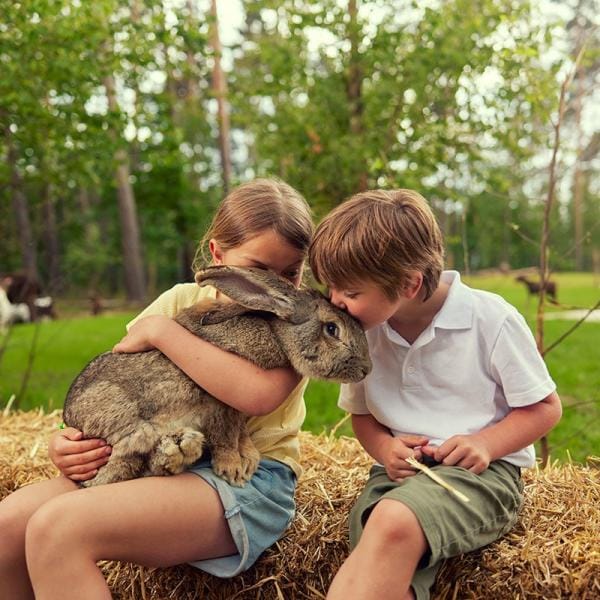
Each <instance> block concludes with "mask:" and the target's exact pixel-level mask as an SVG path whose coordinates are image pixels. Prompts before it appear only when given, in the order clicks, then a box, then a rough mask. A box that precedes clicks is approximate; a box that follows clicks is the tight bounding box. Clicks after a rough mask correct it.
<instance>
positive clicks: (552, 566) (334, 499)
mask: <svg viewBox="0 0 600 600" xmlns="http://www.w3.org/2000/svg"><path fill="white" fill-rule="evenodd" d="M59 421H60V413H59V412H54V413H52V414H50V415H44V414H43V413H42V412H41V411H34V412H27V413H19V412H17V413H9V414H7V415H4V416H0V432H1V433H0V447H1V448H2V452H1V453H0V497H4V496H5V495H6V494H8V493H9V492H11V491H13V490H14V489H16V488H17V487H20V486H22V485H25V484H26V483H30V482H33V481H36V480H40V479H44V478H46V477H49V476H52V475H54V474H55V473H56V470H55V469H54V468H53V467H52V466H51V465H50V463H49V461H48V460H47V457H46V442H47V439H48V437H49V435H50V434H51V432H52V431H53V430H54V428H55V427H56V423H57V422H59ZM301 441H302V451H303V463H304V465H305V467H306V471H305V474H304V475H303V477H302V479H301V481H300V483H299V485H298V492H297V502H298V512H297V516H296V518H295V520H294V522H293V524H292V526H291V528H290V531H289V533H288V535H287V536H286V537H285V538H284V539H283V540H281V541H280V542H279V543H278V544H277V545H276V546H275V547H273V548H271V549H270V550H268V551H267V552H266V553H265V554H264V555H263V557H262V558H261V559H260V560H259V561H258V563H257V564H256V565H255V566H254V567H253V568H252V569H251V570H250V571H248V572H246V573H244V574H242V575H240V576H238V577H236V578H234V579H231V580H219V579H217V578H214V577H211V576H209V575H205V574H203V573H201V572H199V571H197V570H195V569H193V568H191V567H187V566H179V567H173V568H169V569H148V568H141V567H138V566H136V565H131V564H125V563H117V562H105V563H102V569H103V571H104V574H105V576H106V578H107V580H108V582H109V585H110V587H111V590H112V593H113V597H114V598H116V599H122V600H125V599H127V600H131V599H136V600H137V599H144V600H150V599H152V600H163V599H176V600H186V599H189V600H192V599H195V598H204V599H206V600H232V599H234V598H238V599H242V600H243V599H249V598H263V599H268V600H270V599H277V600H281V599H288V598H289V599H294V600H296V599H317V598H324V595H325V593H326V590H327V588H328V586H329V583H330V581H331V579H332V577H333V575H334V574H335V572H336V571H337V569H338V567H339V566H340V564H341V563H342V561H343V560H344V558H345V557H346V555H347V553H348V545H347V541H346V539H347V533H346V518H347V514H348V511H349V510H350V507H351V506H352V505H353V503H354V501H355V499H356V495H357V493H358V491H359V490H360V489H361V488H362V486H363V484H364V482H365V481H366V477H367V472H368V467H369V465H370V463H371V461H370V459H369V458H368V457H367V456H366V455H365V453H364V452H363V451H362V449H361V448H360V446H359V445H358V442H357V441H356V440H354V439H349V438H341V439H335V438H333V437H327V436H314V435H311V434H309V433H303V434H302V438H301ZM524 481H525V485H526V496H525V504H524V507H523V511H522V513H521V517H520V519H519V523H518V524H517V526H516V527H515V528H514V529H513V531H512V532H511V533H509V534H508V535H507V536H505V537H504V538H502V539H501V540H499V541H498V542H496V543H494V544H491V545H490V546H487V547H486V548H483V549H481V550H480V551H477V552H473V553H470V554H468V555H465V556H461V557H457V558H455V559H453V560H451V561H448V562H447V563H446V565H444V567H443V568H442V570H441V571H440V574H439V576H438V579H437V583H436V590H435V593H434V596H433V598H434V599H435V600H446V599H450V598H452V599H454V598H460V599H461V600H462V599H468V598H472V599H481V598H494V600H503V599H509V598H510V599H511V600H514V599H516V598H523V599H530V598H544V599H556V600H558V599H563V598H581V599H592V598H600V551H599V547H598V540H600V517H599V516H598V506H600V473H599V471H598V469H597V468H596V467H594V466H593V465H590V466H579V465H558V464H554V465H552V466H550V467H548V468H546V469H544V470H537V469H535V470H529V471H526V472H525V474H524Z"/></svg>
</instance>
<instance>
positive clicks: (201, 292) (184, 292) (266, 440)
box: [127, 283, 308, 477]
mask: <svg viewBox="0 0 600 600" xmlns="http://www.w3.org/2000/svg"><path fill="white" fill-rule="evenodd" d="M216 296H217V290H216V289H215V288H214V287H211V286H204V287H200V286H198V285H197V284H195V283H179V284H177V285H175V286H173V287H172V288H171V289H170V290H167V291H166V292H164V293H163V294H161V295H160V296H159V297H158V298H157V299H156V300H155V301H154V302H152V304H150V305H149V306H148V307H146V308H145V309H144V310H143V311H142V312H141V313H140V314H139V315H138V316H137V317H135V319H133V320H132V321H131V322H130V323H128V324H127V329H129V328H130V327H131V326H132V325H133V324H134V323H135V322H136V321H137V320H138V319H141V318H143V317H147V316H149V315H166V316H167V317H171V318H173V317H174V316H175V315H176V314H177V313H178V312H179V311H180V310H182V309H184V308H187V307H188V306H191V305H192V304H195V303H196V302H198V301H200V300H203V299H205V298H211V299H214V298H216ZM307 383H308V378H307V377H304V378H303V379H302V380H301V381H300V383H299V384H298V385H297V386H296V388H295V389H294V390H293V391H292V393H291V394H290V395H289V396H288V397H287V398H286V400H285V402H283V404H281V406H279V408H277V409H275V410H274V411H273V412H271V413H269V414H268V415H264V416H260V417H250V419H249V421H248V430H249V431H250V436H251V437H252V441H253V442H254V445H255V446H256V448H257V450H258V451H259V452H260V454H261V455H262V456H265V457H268V458H274V459H275V460H278V461H280V462H283V463H285V464H286V465H288V466H289V467H290V468H291V469H292V470H293V471H294V472H295V473H296V476H297V477H299V476H300V474H301V472H302V468H301V467H300V464H299V458H300V444H299V441H298V432H299V431H300V428H301V427H302V423H303V422H304V418H305V416H306V405H305V404H304V390H305V388H306V385H307Z"/></svg>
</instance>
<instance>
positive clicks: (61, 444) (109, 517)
mask: <svg viewBox="0 0 600 600" xmlns="http://www.w3.org/2000/svg"><path fill="white" fill-rule="evenodd" d="M312 232H313V224H312V220H311V215H310V209H309V207H308V204H307V203H306V201H305V200H304V199H303V198H302V196H301V195H300V194H299V193H298V192H297V191H296V190H294V189H293V188H291V187H290V186H289V185H287V184H285V183H283V182H281V181H276V180H266V179H258V180H255V181H252V182H250V183H247V184H244V185H242V186H240V187H238V188H237V189H235V190H234V191H232V192H231V193H230V194H229V195H228V196H227V197H226V198H225V200H224V201H223V203H222V204H221V206H220V208H219V209H218V211H217V213H216V215H215V217H214V220H213V222H212V224H211V226H210V228H209V230H208V232H207V233H206V235H205V236H204V238H203V240H202V242H201V244H200V247H199V250H200V254H201V255H202V253H203V250H204V249H205V247H206V246H207V247H208V251H209V253H210V257H211V259H212V263H213V264H216V265H220V264H224V265H236V266H243V267H260V268H264V269H271V270H273V271H275V272H276V273H278V274H279V275H281V276H283V277H285V278H287V279H289V280H290V281H291V282H293V283H294V285H296V286H298V285H299V284H300V281H301V279H302V270H303V267H304V259H305V256H306V252H307V248H308V245H309V243H310V241H311V237H312ZM196 266H198V255H197V260H196V261H194V267H196ZM207 296H209V297H213V298H214V297H216V290H215V289H214V288H200V287H198V286H197V285H195V284H192V283H189V284H187V283H186V284H179V285H176V286H175V287H173V288H172V289H170V290H168V291H167V292H165V293H164V294H162V295H161V296H160V297H159V298H158V299H157V300H155V301H154V302H153V303H152V304H151V305H150V306H149V307H147V308H146V309H145V310H144V311H143V312H142V313H141V314H140V315H139V316H138V317H137V318H136V319H135V320H134V321H133V322H132V323H131V324H130V325H129V326H128V327H129V329H128V333H127V335H126V336H125V337H124V338H123V339H122V340H121V342H119V343H118V344H117V345H116V346H115V348H114V350H113V351H115V352H139V351H144V350H148V349H151V348H157V349H159V350H160V351H161V352H162V353H163V354H165V355H166V356H167V357H168V358H169V359H170V360H171V361H173V362H174V363H175V364H176V365H177V366H178V367H179V368H181V369H182V370H183V371H184V372H185V373H186V374H187V375H188V376H189V377H190V378H191V379H193V380H194V381H196V382H197V383H198V384H199V385H201V386H202V387H203V388H205V389H206V390H207V391H208V392H209V393H211V394H213V395H214V396H215V397H217V398H219V399H220V400H222V401H223V402H226V403H227V404H229V405H231V406H233V407H235V408H236V409H238V410H240V411H242V412H244V413H246V414H248V415H251V416H252V417H253V418H251V419H250V421H249V429H250V433H251V435H252V439H253V441H254V443H255V445H256V447H257V449H258V450H259V451H260V453H261V456H262V460H261V463H260V466H259V469H258V471H257V472H256V474H255V475H254V476H253V478H252V480H251V481H250V482H249V483H247V484H246V485H245V486H244V487H243V488H236V487H233V486H230V485H228V484H227V482H225V481H224V480H223V479H220V478H218V477H217V476H215V475H214V473H213V472H212V470H211V469H210V466H209V464H208V463H207V462H202V461H199V462H198V463H196V464H195V465H194V466H193V467H192V468H191V469H190V470H189V471H187V472H185V473H182V474H180V475H175V476H172V477H145V478H142V479H135V480H131V481H124V482H120V483H115V484H111V485H104V486H97V487H92V488H83V489H82V488H80V487H79V486H78V484H77V482H80V481H84V480H87V479H90V478H92V477H93V476H94V475H95V474H96V472H97V470H98V468H99V467H101V466H102V465H103V464H105V463H106V462H107V460H108V455H109V454H110V447H109V446H107V445H106V444H105V443H104V442H103V441H102V440H93V439H92V440H83V439H82V434H81V432H79V431H77V430H75V429H72V428H67V429H64V430H62V431H60V432H59V433H57V434H55V435H54V436H53V437H52V439H51V440H50V443H49V455H50V458H51V459H52V461H53V462H54V464H55V465H56V466H57V467H58V469H59V470H60V471H61V476H60V477H58V478H56V479H53V480H50V481H44V482H41V483H37V484H33V485H30V486H27V487H24V488H22V489H20V490H18V491H16V492H15V493H13V494H11V495H10V496H9V497H7V498H6V499H5V500H4V501H3V502H1V503H0V531H2V544H0V581H1V582H2V585H1V586H0V599H2V600H5V599H10V600H20V599H24V598H33V597H34V594H35V598H37V599H38V600H43V599H44V598H63V599H68V598H77V599H79V598H86V599H90V600H92V599H100V598H106V599H108V598H110V597H111V596H110V591H109V589H108V586H107V584H106V582H105V581H104V578H103V576H102V573H101V572H100V570H99V569H98V568H97V566H96V562H97V561H99V560H102V559H111V560H120V561H128V562H133V563H137V564H140V565H145V566H149V567H166V566H170V565H175V564H179V563H184V562H191V563H192V564H193V565H194V566H196V567H198V568H200V569H202V570H204V571H207V572H209V573H212V574H214V575H217V576H219V577H232V576H233V575H236V574H238V573H240V572H242V571H244V570H246V569H248V568H249V567H250V566H251V565H252V564H253V562H254V561H255V560H256V559H257V558H258V556H259V555H260V554H261V553H262V552H263V551H264V550H265V549H266V548H267V547H269V546H270V545H271V544H273V543H274V542H275V541H276V540H277V539H279V538H280V537H281V536H282V535H283V532H284V531H285V529H286V527H287V526H288V524H289V523H290V521H291V519H292V517H293V514H294V507H295V505H294V489H295V483H296V478H297V476H298V475H299V473H300V467H299V465H298V462H297V459H298V440H297V434H298V431H299V429H300V426H301V425H302V422H303V420H304V416H305V406H304V400H303V396H302V395H303V392H304V388H305V386H306V381H305V380H300V377H299V376H298V375H297V374H296V373H295V372H294V371H292V370H291V369H272V370H268V371H264V370H262V369H260V368H258V367H256V366H255V365H253V364H251V363H250V362H248V361H246V360H244V359H242V358H240V357H237V356H235V355H233V354H230V353H228V352H225V351H223V350H220V349H219V348H217V347H215V346H212V345H211V344H210V343H208V342H206V341H204V340H202V339H200V338H198V337H196V336H194V335H193V334H191V333H190V332H188V331H187V330H186V329H184V328H183V327H181V326H180V325H178V324H177V323H176V322H175V321H174V320H172V318H171V317H173V316H174V315H175V314H176V313H177V312H178V311H179V310H181V309H182V308H184V307H186V306H189V305H191V304H193V303H195V302H197V301H198V300H200V299H201V298H204V297H207ZM234 373H235V376H232V374H234ZM58 575H59V576H58Z"/></svg>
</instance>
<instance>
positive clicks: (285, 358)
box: [63, 267, 371, 486]
mask: <svg viewBox="0 0 600 600" xmlns="http://www.w3.org/2000/svg"><path fill="white" fill-rule="evenodd" d="M196 282H197V283H198V284H199V285H201V286H203V285H213V286H214V287H216V288H217V289H218V290H219V291H221V292H222V293H223V294H225V295H226V296H227V297H229V298H230V299H231V300H233V301H234V302H220V301H215V300H207V301H201V302H199V303H198V304H196V305H194V306H191V307H189V308H186V309H184V310H182V311H181V312H180V313H179V314H178V315H177V316H176V317H175V320H176V321H177V322H178V323H179V324H181V325H182V326H183V327H185V328H186V329H189V330H190V331H191V332H192V333H194V334H195V335H197V336H199V337H201V338H203V339H205V340H208V341H209V342H211V343H213V344H215V345H216V346H218V347H220V348H223V349H224V350H227V351H230V352H234V353H235V354H238V355H239V356H242V357H244V358H246V359H248V360H250V361H252V362H253V363H255V364H257V365H258V366H260V367H261V368H263V369H272V368H276V367H286V366H289V365H291V366H292V367H293V368H294V369H295V370H296V371H297V372H298V373H300V374H302V375H305V376H308V377H315V378H318V379H330V380H335V381H343V382H356V381H360V380H361V379H363V378H364V377H365V376H366V375H367V374H368V373H369V371H370V370H371V361H370V359H369V354H368V348H367V341H366V338H365V335H364V332H363V330H362V329H361V327H360V325H359V324H358V323H357V322H356V321H355V320H354V319H353V318H352V317H350V316H349V315H347V314H346V313H344V312H343V311H341V310H339V309H337V308H336V307H335V306H333V305H332V304H331V303H330V302H329V301H328V300H327V299H326V298H325V297H324V296H323V295H322V294H320V293H319V292H317V291H315V290H297V289H296V288H295V287H294V286H293V285H292V284H291V283H290V282H288V281H287V280H285V279H282V278H280V277H278V276H277V275H275V274H273V273H270V272H268V271H264V270H261V269H243V268H238V267H208V268H207V269H205V270H203V271H200V272H199V273H197V274H196ZM63 415H64V420H65V423H66V424H67V425H69V426H72V427H76V428H77V429H79V430H81V431H83V434H84V436H85V437H86V438H95V437H98V438H103V439H105V440H106V441H107V442H108V443H109V444H110V445H111V446H112V455H111V457H110V460H109V461H108V463H107V464H106V465H104V466H103V467H102V468H101V469H100V470H99V472H98V474H97V475H96V477H94V478H93V479H91V480H88V481H87V482H85V483H84V485H86V486H91V485H98V484H102V483H110V482H115V481H121V480H125V479H133V478H135V477H142V476H148V475H171V474H175V473H180V472H181V471H183V470H184V469H185V467H186V466H187V465H190V464H192V463H194V462H195V461H196V460H197V459H198V458H199V457H200V456H201V455H202V453H203V451H204V449H205V446H206V447H208V449H209V450H210V453H211V457H212V467H213V469H214V471H215V472H216V473H217V474H218V475H220V476H222V477H223V478H225V479H226V480H228V481H229V482H230V483H232V484H234V485H243V484H244V483H245V482H246V481H248V480H249V479H250V477H252V475H253V473H254V472H255V470H256V468H257V466H258V461H259V459H260V456H259V453H258V451H257V450H256V448H255V446H254V444H253V442H252V440H251V439H250V436H249V434H248V430H247V427H246V421H247V417H246V416H244V415H243V414H242V413H240V412H238V411H237V410H235V409H233V408H231V407H230V406H228V405H226V404H224V403H222V402H220V401H218V400H216V399H215V398H214V397H213V396H211V395H210V394H209V393H208V392H206V391H205V390H203V389H202V388H201V387H199V386H198V385H196V384H195V383H194V382H193V381H192V380H191V379H190V378H189V377H187V375H185V374H184V373H183V372H182V371H181V370H180V369H179V368H177V367H176V366H175V365H174V364H173V363H172V362H170V361H169V359H167V358H166V357H165V356H164V355H163V354H161V353H160V352H159V351H158V350H152V351H149V352H138V353H132V354H113V353H110V352H107V353H105V354H101V355H100V356H98V357H96V358H95V359H93V360H92V361H91V362H90V363H89V364H88V365H87V367H85V369H84V370H83V371H82V372H81V373H80V375H79V376H78V377H77V378H76V379H75V381H74V382H73V384H72V385H71V388H70V389H69V391H68V393H67V397H66V400H65V406H64V411H63Z"/></svg>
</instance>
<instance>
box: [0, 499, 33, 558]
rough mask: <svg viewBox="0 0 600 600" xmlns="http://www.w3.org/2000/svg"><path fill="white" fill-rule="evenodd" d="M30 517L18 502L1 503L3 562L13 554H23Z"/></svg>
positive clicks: (1, 549) (1, 555)
mask: <svg viewBox="0 0 600 600" xmlns="http://www.w3.org/2000/svg"><path fill="white" fill-rule="evenodd" d="M28 519H29V514H27V513H26V512H25V511H23V510H22V508H21V507H20V506H19V505H18V504H17V503H8V502H2V503H0V532H2V543H0V557H1V560H2V563H3V564H4V563H5V561H7V560H10V558H11V557H12V556H17V555H18V556H19V557H22V556H23V552H24V549H25V529H26V527H27V521H28Z"/></svg>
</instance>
